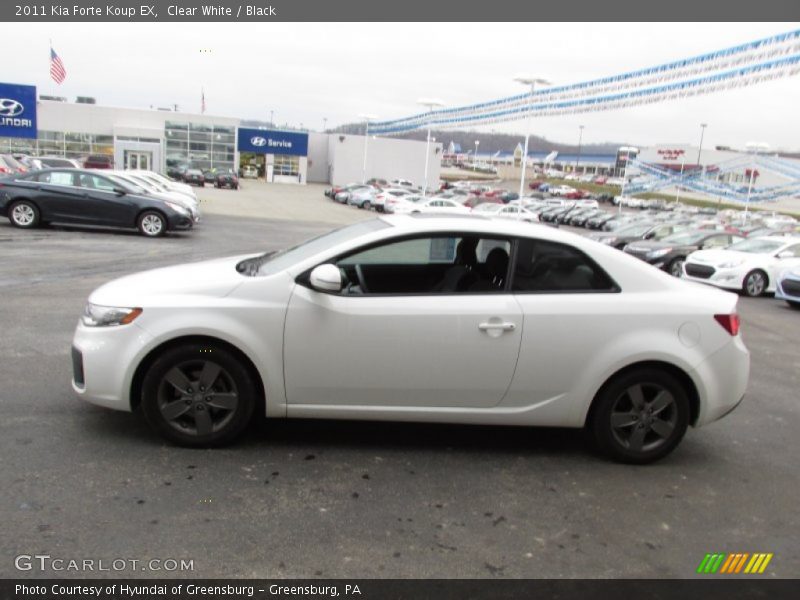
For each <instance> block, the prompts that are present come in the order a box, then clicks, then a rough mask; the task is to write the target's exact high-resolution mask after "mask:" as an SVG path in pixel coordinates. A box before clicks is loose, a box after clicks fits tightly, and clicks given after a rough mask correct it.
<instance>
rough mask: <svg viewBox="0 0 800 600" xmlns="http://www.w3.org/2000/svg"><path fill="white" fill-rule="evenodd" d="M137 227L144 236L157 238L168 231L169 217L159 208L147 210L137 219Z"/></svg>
mask: <svg viewBox="0 0 800 600" xmlns="http://www.w3.org/2000/svg"><path fill="white" fill-rule="evenodd" d="M158 223H160V226H159V225H158ZM136 228H137V229H138V230H139V233H141V234H142V235H143V236H145V237H150V238H156V237H159V236H162V235H164V234H165V233H166V231H167V219H166V217H165V216H164V215H163V214H161V213H160V212H158V211H157V210H146V211H144V212H143V213H142V214H140V215H139V218H138V219H136Z"/></svg>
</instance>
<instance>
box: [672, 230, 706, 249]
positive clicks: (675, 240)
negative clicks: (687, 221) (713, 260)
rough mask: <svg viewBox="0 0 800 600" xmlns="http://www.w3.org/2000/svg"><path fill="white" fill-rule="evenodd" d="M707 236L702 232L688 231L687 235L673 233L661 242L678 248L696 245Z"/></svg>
mask: <svg viewBox="0 0 800 600" xmlns="http://www.w3.org/2000/svg"><path fill="white" fill-rule="evenodd" d="M707 235H708V234H707V233H704V232H702V231H690V232H689V233H673V234H672V235H669V236H667V237H665V238H664V239H663V240H661V241H662V242H666V243H669V244H676V245H679V246H691V245H693V244H696V243H698V242H699V241H700V240H702V239H703V238H704V237H706V236H707Z"/></svg>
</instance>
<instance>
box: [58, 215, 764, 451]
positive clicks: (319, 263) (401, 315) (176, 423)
mask: <svg viewBox="0 0 800 600" xmlns="http://www.w3.org/2000/svg"><path fill="white" fill-rule="evenodd" d="M736 302H737V297H736V296H735V295H734V294H731V293H729V292H723V291H720V290H717V289H713V288H706V287H704V286H700V285H698V284H695V283H689V282H685V281H681V280H679V279H676V278H674V277H670V276H669V275H667V274H666V273H663V272H661V271H659V270H658V269H654V268H652V267H651V266H649V265H647V264H644V263H642V262H641V261H639V260H637V259H636V258H632V257H630V256H628V255H626V254H624V253H622V252H619V251H618V250H614V249H613V248H609V247H605V246H603V245H602V244H599V243H597V242H593V241H591V240H588V239H585V238H582V237H579V236H576V235H573V234H570V233H565V232H562V231H559V230H556V229H551V228H548V227H539V226H531V225H530V224H529V223H517V222H513V221H508V220H505V219H504V220H492V219H488V218H481V217H470V216H466V217H435V216H430V215H425V216H422V215H416V216H392V217H386V218H380V219H375V220H371V221H366V222H361V223H358V224H356V225H351V226H349V227H345V228H343V229H338V230H336V231H332V232H330V233H327V234H325V235H323V236H321V237H318V238H315V239H313V240H310V241H308V242H306V243H304V244H301V245H299V246H296V247H294V248H292V249H289V250H285V251H282V252H277V253H267V254H263V255H258V256H244V257H243V256H239V257H232V258H225V259H220V260H213V261H209V262H201V263H195V264H189V265H182V266H175V267H168V268H163V269H157V270H154V271H148V272H144V273H139V274H135V275H130V276H127V277H123V278H121V279H118V280H116V281H113V282H111V283H108V284H106V285H104V286H102V287H100V288H99V289H97V290H96V291H94V292H93V293H92V295H91V296H90V298H89V303H88V304H87V306H86V310H85V314H84V315H83V317H82V318H81V321H80V323H79V324H78V327H77V330H76V332H75V338H74V344H73V351H72V356H73V363H74V364H73V367H74V381H73V387H74V389H75V390H76V391H77V393H78V394H80V395H81V396H83V397H84V398H86V399H87V400H89V401H91V402H94V403H96V404H99V405H102V406H106V407H110V408H115V409H120V410H128V411H130V410H134V409H136V408H141V409H142V410H143V411H144V414H145V416H146V418H147V420H148V421H149V422H150V423H151V425H152V426H153V427H154V428H155V429H156V430H157V431H159V432H160V433H161V434H162V435H163V436H165V437H166V438H168V439H169V440H171V441H173V442H176V443H178V444H183V445H188V446H214V445H221V444H224V443H228V442H231V441H232V440H233V439H234V438H236V437H237V436H238V435H239V434H241V433H242V431H243V430H244V428H245V427H246V425H247V424H248V422H249V421H250V420H251V418H252V417H253V416H254V414H257V412H258V413H262V414H265V415H266V416H267V417H313V418H343V419H374V420H377V419H380V420H395V421H435V422H449V423H486V424H502V425H536V426H559V427H586V428H587V430H588V431H590V432H591V433H592V435H593V437H594V439H595V440H596V442H597V444H598V446H599V448H600V449H602V450H603V451H604V452H605V453H607V454H609V455H611V456H612V457H614V458H616V459H618V460H622V461H627V462H635V463H644V462H649V461H652V460H655V459H658V458H660V457H662V456H664V455H666V454H667V453H669V452H670V451H671V450H673V449H674V448H675V446H677V445H678V443H679V442H680V440H681V439H682V437H683V435H684V433H685V432H686V429H687V426H688V425H693V426H700V425H705V424H707V423H710V422H712V421H714V420H716V419H719V418H720V417H722V416H724V415H725V414H726V413H728V412H730V411H731V410H733V409H734V408H735V407H736V405H737V404H738V403H739V401H740V400H741V399H742V397H743V395H744V392H745V388H746V385H747V379H748V373H749V364H750V358H749V353H748V351H747V349H746V348H745V346H744V343H743V342H742V339H741V336H740V335H739V319H738V316H737V313H736ZM262 411H263V412H262Z"/></svg>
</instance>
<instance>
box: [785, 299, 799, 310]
mask: <svg viewBox="0 0 800 600" xmlns="http://www.w3.org/2000/svg"><path fill="white" fill-rule="evenodd" d="M786 304H788V305H789V308H793V309H795V310H800V302H795V301H794V300H787V301H786Z"/></svg>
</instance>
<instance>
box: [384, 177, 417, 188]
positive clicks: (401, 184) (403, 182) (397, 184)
mask: <svg viewBox="0 0 800 600" xmlns="http://www.w3.org/2000/svg"><path fill="white" fill-rule="evenodd" d="M389 187H393V188H413V187H414V184H413V183H411V182H410V181H409V180H408V179H392V180H391V181H390V182H389Z"/></svg>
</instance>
